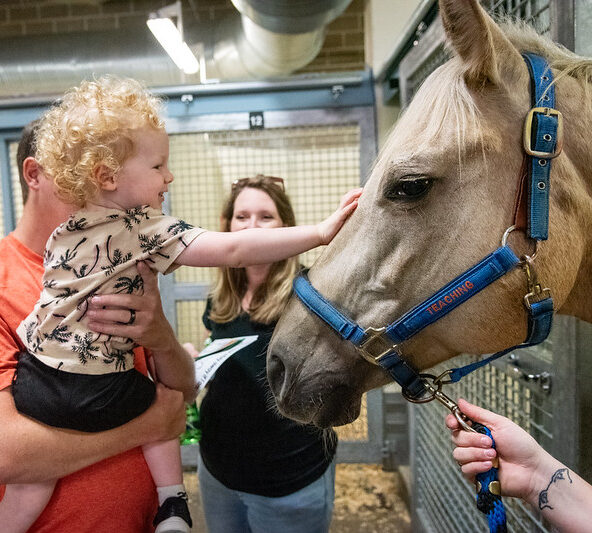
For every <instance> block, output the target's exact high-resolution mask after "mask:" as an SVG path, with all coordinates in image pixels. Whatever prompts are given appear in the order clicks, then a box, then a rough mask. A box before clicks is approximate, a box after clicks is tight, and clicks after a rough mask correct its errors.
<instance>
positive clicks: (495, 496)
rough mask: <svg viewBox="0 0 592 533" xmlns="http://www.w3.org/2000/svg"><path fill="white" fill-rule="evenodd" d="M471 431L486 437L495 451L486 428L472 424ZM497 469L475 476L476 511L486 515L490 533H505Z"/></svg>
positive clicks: (505, 526) (504, 512) (504, 515)
mask: <svg viewBox="0 0 592 533" xmlns="http://www.w3.org/2000/svg"><path fill="white" fill-rule="evenodd" d="M473 429H474V430H475V431H476V432H477V433H482V434H483V435H487V436H488V437H489V438H490V439H491V442H492V443H493V444H492V446H491V447H492V448H493V449H495V441H494V440H493V436H492V435H491V431H490V429H489V428H488V427H487V426H484V425H483V424H479V423H478V422H473ZM497 472H498V468H497V467H495V466H494V467H492V468H490V469H489V470H488V471H487V472H482V473H481V474H477V476H476V479H477V487H478V490H477V509H479V511H481V512H482V513H484V514H485V515H487V523H488V525H489V531H490V533H507V531H508V529H507V525H506V509H505V508H504V503H503V502H502V497H501V495H500V491H501V488H500V483H499V479H498V475H497Z"/></svg>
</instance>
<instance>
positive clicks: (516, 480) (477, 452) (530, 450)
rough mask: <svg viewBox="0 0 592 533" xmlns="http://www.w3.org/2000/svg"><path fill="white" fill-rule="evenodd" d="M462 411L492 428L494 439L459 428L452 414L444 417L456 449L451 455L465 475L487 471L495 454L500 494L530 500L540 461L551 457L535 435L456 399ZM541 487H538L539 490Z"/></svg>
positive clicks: (507, 420)
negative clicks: (500, 488)
mask: <svg viewBox="0 0 592 533" xmlns="http://www.w3.org/2000/svg"><path fill="white" fill-rule="evenodd" d="M458 405H459V407H460V409H461V411H462V412H463V413H464V414H465V415H467V416H468V417H469V418H470V419H471V420H474V421H475V422H480V423H481V424H483V425H485V426H487V427H488V428H489V429H490V430H491V434H492V435H493V438H494V440H495V447H496V449H495V450H494V449H493V448H492V447H491V444H492V443H491V439H490V438H489V437H487V436H485V435H482V434H480V433H473V432H470V431H465V430H462V429H461V428H460V425H459V423H458V420H456V418H455V417H454V416H453V415H448V416H447V417H446V425H447V426H448V428H449V429H451V430H452V442H454V444H455V446H456V448H455V449H454V451H453V453H452V455H453V457H454V459H455V460H456V462H457V463H458V464H459V465H460V466H461V469H462V472H463V474H464V476H465V477H466V478H467V479H468V480H470V481H475V474H479V473H481V472H486V471H487V470H489V469H490V468H491V467H492V461H493V459H494V458H495V457H498V458H499V465H500V466H499V472H498V475H499V480H500V485H501V487H502V495H504V496H516V497H519V498H524V499H529V498H530V497H531V496H532V493H533V491H535V490H536V489H535V487H534V483H535V482H536V478H535V474H536V471H537V468H538V467H539V464H540V463H541V462H542V461H543V460H545V459H552V457H551V456H549V455H548V454H547V453H546V452H545V451H544V450H543V449H542V448H541V447H540V446H539V444H538V443H537V442H536V441H535V440H534V438H533V437H532V436H531V435H529V434H528V433H527V432H526V431H524V430H523V429H522V428H521V427H519V426H518V425H516V424H514V422H512V421H511V420H509V419H507V418H505V417H503V416H500V415H497V414H495V413H492V412H491V411H487V410H486V409H482V408H481V407H477V406H476V405H472V404H470V403H468V402H467V401H465V400H462V399H461V400H459V401H458ZM539 490H540V489H539Z"/></svg>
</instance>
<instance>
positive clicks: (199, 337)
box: [161, 107, 382, 464]
mask: <svg viewBox="0 0 592 533" xmlns="http://www.w3.org/2000/svg"><path fill="white" fill-rule="evenodd" d="M262 118H263V120H262V123H263V124H264V125H265V128H256V129H252V128H251V127H250V126H252V125H250V122H249V114H248V113H234V114H216V115H209V116H207V115H203V116H199V117H193V118H190V119H181V120H179V119H173V120H168V121H167V130H168V131H169V133H170V134H171V135H170V140H171V142H170V146H171V154H170V166H171V170H172V172H173V174H174V175H175V177H176V179H175V181H174V182H173V183H172V185H171V187H170V194H169V198H168V211H169V212H170V213H171V214H173V215H175V216H178V217H180V218H183V219H185V220H187V221H189V222H190V223H193V224H198V225H201V226H202V227H206V228H210V229H218V227H219V214H220V211H221V204H222V201H223V200H224V198H225V197H226V195H227V194H228V192H229V191H230V185H231V183H232V182H233V181H234V180H235V179H237V178H241V177H245V176H252V175H255V174H259V173H263V174H269V175H274V176H282V177H283V178H284V180H285V184H286V191H287V192H288V194H289V196H290V198H291V200H292V203H293V205H294V210H295V213H296V219H297V221H298V223H299V224H310V223H315V222H318V221H320V220H322V219H323V218H324V217H326V216H327V215H329V214H330V213H331V212H332V211H333V210H334V209H335V206H336V205H337V204H338V202H339V198H340V197H341V195H342V194H343V193H344V192H345V191H346V190H348V189H350V188H353V187H357V186H358V185H359V184H360V182H361V181H362V180H363V179H364V178H365V176H366V174H367V172H368V170H369V168H370V165H371V163H372V161H373V158H374V156H375V151H376V148H375V138H374V118H373V110H372V108H370V107H358V108H349V109H345V108H344V109H338V110H326V109H325V110H300V111H270V112H265V113H264V114H263V115H262ZM320 253H321V250H320V249H315V250H311V251H310V252H307V253H306V254H302V256H301V262H302V263H303V264H304V265H307V266H310V265H311V264H312V263H313V262H314V260H315V259H316V258H317V257H318V255H319V254H320ZM215 271H216V269H191V268H187V267H182V268H180V269H179V270H177V271H176V272H175V273H174V275H172V276H166V277H164V278H162V279H161V293H162V296H163V303H164V305H165V312H166V314H167V318H168V319H169V321H170V322H171V324H173V327H175V328H176V332H177V336H178V338H179V340H180V342H192V343H193V344H194V345H195V346H197V347H199V346H202V345H203V342H204V340H205V339H204V337H205V330H204V328H203V325H202V323H201V316H202V313H203V310H204V305H205V298H206V297H207V293H208V291H209V288H210V286H211V283H212V281H213V280H214V276H215ZM381 413H382V394H381V393H380V391H372V392H370V393H368V394H367V395H366V396H365V398H364V401H363V405H362V414H361V416H360V418H358V420H356V421H355V422H354V423H352V424H349V425H347V426H344V427H342V428H339V429H338V435H339V440H340V443H339V446H338V451H337V454H338V461H341V462H379V461H380V454H381V449H382V424H381ZM183 454H184V462H185V464H191V463H192V462H193V460H194V458H195V456H196V449H194V448H186V449H184V450H183Z"/></svg>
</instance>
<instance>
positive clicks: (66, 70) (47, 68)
mask: <svg viewBox="0 0 592 533" xmlns="http://www.w3.org/2000/svg"><path fill="white" fill-rule="evenodd" d="M232 2H233V4H234V5H235V7H236V8H237V14H236V16H235V17H230V18H229V19H228V20H226V21H224V23H223V24H220V25H219V27H218V28H217V30H212V27H211V26H208V27H204V26H199V27H193V28H191V27H187V28H186V40H187V41H188V42H190V43H191V42H193V43H194V45H193V46H192V48H193V49H195V50H196V51H198V53H202V54H203V57H204V61H203V62H202V65H203V66H205V75H206V76H207V81H212V79H215V80H217V81H229V80H245V79H270V78H274V77H283V76H286V75H289V74H291V73H292V72H294V71H296V70H298V69H300V68H302V67H304V66H305V65H307V64H308V63H309V62H310V61H312V60H313V59H314V58H315V57H316V55H317V54H318V52H319V51H320V49H321V47H322V45H323V41H324V36H325V30H326V25H327V24H328V23H329V22H331V21H332V20H334V19H335V18H336V17H338V16H339V15H340V14H341V13H342V12H343V11H344V10H345V9H346V8H347V6H348V5H349V4H350V2H351V0H232ZM198 39H199V42H197V41H198ZM2 44H3V46H2V47H0V98H4V99H6V98H10V97H26V96H31V95H35V94H60V93H62V92H63V91H64V90H65V89H67V88H68V87H72V86H73V85H77V84H78V83H80V81H81V80H82V79H89V78H92V77H96V76H100V75H103V74H107V73H109V74H114V75H119V76H129V77H133V78H136V79H139V80H142V81H143V82H144V83H146V84H147V85H148V86H151V87H158V86H175V85H185V84H197V83H199V82H200V74H194V75H187V74H184V73H183V72H181V71H180V70H179V69H177V67H176V66H175V65H174V63H173V62H172V61H171V60H170V58H169V57H168V56H167V55H166V53H164V51H163V50H162V48H161V47H160V45H159V44H158V43H157V41H156V40H155V39H154V38H153V36H152V35H151V34H150V33H149V32H148V30H147V28H146V27H145V26H143V28H142V30H140V29H139V28H138V31H121V30H118V31H116V30H112V31H106V32H97V33H91V32H85V33H70V34H51V35H39V36H24V37H16V38H11V39H9V40H5V41H2ZM204 63H205V65H204ZM201 76H202V78H201V80H202V81H203V76H204V73H203V72H202V74H201Z"/></svg>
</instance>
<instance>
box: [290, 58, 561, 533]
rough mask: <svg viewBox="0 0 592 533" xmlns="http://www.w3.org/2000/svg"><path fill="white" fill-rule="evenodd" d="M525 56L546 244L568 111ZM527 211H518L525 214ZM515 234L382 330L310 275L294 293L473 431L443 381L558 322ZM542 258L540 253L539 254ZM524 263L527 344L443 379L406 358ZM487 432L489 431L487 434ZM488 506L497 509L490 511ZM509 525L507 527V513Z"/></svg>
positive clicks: (487, 494) (533, 217) (484, 501)
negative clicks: (413, 343)
mask: <svg viewBox="0 0 592 533" xmlns="http://www.w3.org/2000/svg"><path fill="white" fill-rule="evenodd" d="M523 57H524V60H525V61H526V64H527V66H528V70H529V73H530V78H531V85H532V90H531V94H532V108H531V109H530V111H529V112H528V114H527V116H526V120H525V123H524V136H523V144H524V151H525V153H526V155H525V161H526V163H527V169H528V176H527V178H528V179H527V180H525V181H526V182H527V183H523V184H522V185H521V187H520V189H521V192H520V194H519V200H518V204H520V203H521V201H526V211H527V221H526V224H525V225H526V228H525V231H526V234H527V236H528V237H529V238H531V239H533V240H534V241H535V244H536V245H538V243H539V241H541V240H546V239H547V237H548V226H549V176H550V171H551V160H552V159H553V158H555V157H557V156H558V155H559V154H560V153H561V149H562V138H563V120H562V115H561V113H560V112H559V111H557V110H556V109H555V108H554V107H555V87H554V85H553V75H552V72H551V69H550V68H549V65H548V64H547V62H546V60H545V59H544V58H542V57H540V56H538V55H535V54H531V53H525V54H523ZM522 186H524V187H525V188H526V191H527V193H526V195H524V194H523V192H522ZM522 197H524V198H522ZM519 207H520V206H518V208H517V212H518V211H520V209H519ZM517 218H518V215H517ZM514 229H516V228H515V226H512V227H510V228H508V230H507V231H506V233H505V234H504V236H503V239H502V245H501V246H500V247H499V248H498V249H497V250H495V251H494V252H492V253H491V254H489V255H488V256H486V257H485V258H483V259H482V260H481V261H480V262H479V263H477V264H476V265H474V266H472V267H471V268H469V269H468V270H466V271H465V272H463V273H462V274H461V275H460V276H458V277H456V278H455V279H453V280H452V281H451V282H450V283H448V284H447V285H445V286H444V287H442V288H441V289H440V290H438V291H437V292H436V293H435V294H433V295H432V296H431V297H429V298H428V299H427V300H424V301H423V302H422V303H420V304H419V305H417V306H416V307H414V308H413V309H411V310H410V311H408V312H407V313H405V314H404V315H403V316H402V317H401V318H399V319H398V320H395V321H394V322H392V323H390V324H388V325H387V326H384V327H381V328H372V327H369V328H366V329H364V328H362V327H361V326H360V325H359V324H357V323H356V322H354V321H353V320H351V319H350V318H348V317H347V316H345V315H344V314H343V313H341V312H340V311H339V310H338V309H336V308H335V306H333V305H332V304H331V303H330V302H329V301H328V300H326V299H325V298H324V297H323V296H322V295H321V294H320V293H319V292H318V291H317V290H316V289H315V288H314V287H313V286H312V285H311V283H310V281H309V280H308V277H307V275H306V273H303V274H301V275H300V276H298V277H297V278H296V279H295V280H294V292H295V293H296V295H297V296H298V298H300V300H301V301H302V303H303V304H304V305H305V306H306V307H307V308H308V309H309V310H310V311H312V312H313V313H314V314H315V315H317V316H318V317H319V318H320V319H321V320H323V321H324V322H325V323H326V324H327V325H329V326H330V327H331V328H332V329H333V330H334V331H336V332H337V333H338V334H339V335H340V336H341V337H342V338H343V339H345V340H348V341H350V342H351V343H352V344H353V345H354V346H355V347H356V348H357V349H358V351H359V353H360V355H362V357H364V358H365V359H367V360H368V361H370V362H372V363H374V364H377V365H380V366H381V367H382V368H383V369H384V370H386V371H387V372H388V373H389V374H390V376H391V377H392V378H393V379H394V380H395V381H396V382H397V383H399V385H401V387H402V389H403V393H404V395H405V397H406V398H407V399H408V400H411V401H415V402H418V403H423V402H425V401H430V400H433V399H434V398H436V399H438V400H439V401H441V402H442V403H444V405H446V406H447V407H448V408H449V409H450V410H451V411H452V412H453V413H454V414H455V415H456V417H457V419H458V420H459V422H461V424H463V427H465V429H470V430H474V429H471V428H472V426H469V425H467V424H466V420H464V419H463V418H462V414H460V412H459V411H458V406H456V404H455V403H454V402H453V401H452V400H450V399H449V398H448V397H447V396H445V395H443V394H442V393H441V387H442V384H443V383H450V382H456V381H458V380H460V379H461V378H462V377H463V376H465V375H467V374H469V373H470V372H473V371H474V370H476V369H478V368H480V367H482V366H484V365H486V364H487V363H489V362H491V361H493V360H494V359H497V358H499V357H501V356H503V355H505V354H507V353H508V352H510V351H512V350H516V349H518V348H525V347H527V346H533V345H535V344H539V343H540V342H542V341H544V340H545V339H546V338H547V336H548V335H549V332H550V330H551V325H552V321H553V299H552V298H551V293H550V291H549V289H543V288H541V285H539V284H538V283H537V280H536V275H535V274H534V268H533V264H532V262H533V261H532V260H533V259H534V256H533V257H529V256H523V258H522V259H519V258H518V257H517V256H516V255H515V254H514V252H513V251H512V249H511V248H510V247H509V246H507V245H506V240H507V237H508V234H509V233H510V232H511V231H512V230H514ZM534 255H535V256H536V252H535V254H534ZM518 266H521V267H522V268H523V269H524V270H525V273H526V277H527V282H528V293H527V294H526V296H525V297H524V305H525V308H526V311H527V313H528V333H527V337H526V339H525V340H524V342H522V343H521V344H518V345H516V346H512V347H511V348H507V349H505V350H502V351H500V352H497V353H495V354H493V355H490V356H488V357H486V358H484V359H482V360H480V361H477V362H475V363H473V364H470V365H466V366H463V367H461V368H454V369H451V370H448V371H446V372H444V373H443V374H442V375H440V376H438V378H433V376H427V375H425V374H420V373H419V372H417V371H416V370H415V369H414V368H412V367H411V366H410V365H409V363H407V362H406V361H405V360H404V359H403V357H402V356H401V353H400V349H399V344H401V343H403V342H404V341H406V340H408V339H409V338H411V337H412V336H413V335H415V334H416V333H418V332H420V331H421V330H422V329H423V328H425V327H426V326H429V325H430V324H432V323H434V322H436V321H437V320H439V319H440V318H442V317H443V316H445V315H447V314H448V313H449V312H450V311H452V310H453V309H455V308H456V307H458V306H459V305H460V304H462V303H464V302H465V301H467V300H468V299H469V298H471V297H473V296H474V295H475V294H477V293H478V292H479V291H481V290H483V289H484V288H485V287H487V286H488V285H490V284H491V283H493V282H494V281H495V280H497V279H498V278H500V277H501V276H503V275H504V274H506V273H507V272H509V271H510V270H513V269H514V268H515V267H518ZM427 377H431V378H432V379H433V383H432V384H430V383H429V382H428V380H427V379H426V378H427ZM444 377H446V378H447V379H446V381H444V379H443V378H444ZM426 393H429V397H428V398H427V399H424V398H423V397H425V395H426ZM473 427H474V426H473ZM486 429H487V428H485V429H484V430H483V431H482V432H486V431H485V430H486ZM487 431H488V430H487ZM489 436H491V435H489ZM492 470H495V472H494V473H493V474H491V471H490V473H486V474H489V477H487V476H485V477H483V478H482V479H479V478H478V479H479V481H480V483H481V489H479V494H478V507H479V508H480V509H481V510H483V511H484V512H486V513H487V514H488V518H489V522H490V529H491V531H492V532H494V531H495V532H496V533H501V532H502V531H505V525H503V526H502V525H501V523H502V521H501V519H500V516H501V515H502V514H503V506H502V507H501V511H500V509H499V507H500V506H501V498H500V497H499V482H497V481H496V479H497V476H496V474H497V469H495V468H494V469H492ZM492 483H493V484H492ZM494 483H498V485H497V487H498V489H497V490H496V489H495V488H493V487H495V485H494ZM495 492H498V496H497V498H494V500H495V501H493V502H492V501H491V495H492V494H495ZM479 502H481V503H479ZM486 508H487V509H489V511H486V510H485V509H486ZM503 523H504V524H505V515H504V520H503Z"/></svg>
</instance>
